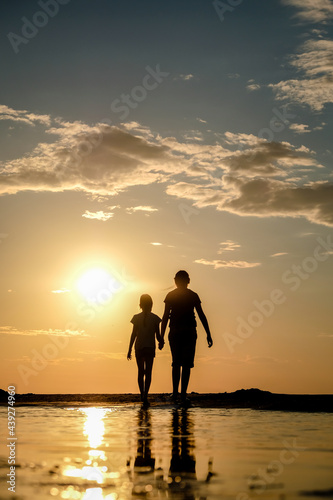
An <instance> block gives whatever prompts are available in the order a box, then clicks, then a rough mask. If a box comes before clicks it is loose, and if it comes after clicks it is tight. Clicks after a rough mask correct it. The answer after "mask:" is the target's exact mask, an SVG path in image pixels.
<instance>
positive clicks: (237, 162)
mask: <svg viewBox="0 0 333 500" xmlns="http://www.w3.org/2000/svg"><path fill="white" fill-rule="evenodd" d="M135 127H136V129H135V131H128V130H126V129H123V128H122V127H121V126H118V127H114V126H109V125H105V124H97V125H95V126H89V125H87V124H84V123H82V122H79V121H77V122H65V121H63V120H61V119H56V120H54V124H53V127H52V128H47V129H46V131H45V132H46V133H47V134H48V138H49V136H50V134H52V135H53V136H55V140H54V141H53V142H41V143H39V144H38V146H37V147H36V148H35V149H34V150H33V151H32V152H31V153H30V154H27V155H24V156H23V157H21V158H17V159H15V160H10V161H7V162H2V163H1V164H0V166H1V169H2V174H1V176H0V194H2V195H4V194H15V193H18V192H21V191H27V190H31V191H34V192H38V191H49V192H64V191H66V190H71V191H82V192H84V193H86V194H87V195H88V196H89V197H95V198H96V199H98V200H106V199H108V198H109V196H111V195H116V194H118V193H120V192H122V191H125V190H128V189H130V188H131V187H134V186H140V185H147V186H148V185H152V184H154V183H159V184H161V185H162V186H163V187H164V189H165V191H166V193H167V194H168V195H169V196H175V197H178V198H182V199H187V200H191V202H192V203H193V204H194V206H195V207H197V208H198V207H208V206H212V207H215V208H216V209H217V210H223V211H227V212H231V213H235V214H238V215H240V216H249V215H251V216H256V217H270V216H289V217H301V216H302V217H306V218H307V219H308V220H310V221H311V222H316V223H318V224H324V225H333V205H332V199H333V198H332V189H333V183H332V182H327V181H326V180H325V179H324V180H323V181H321V182H317V183H312V184H309V175H310V174H311V175H313V174H315V173H316V171H317V170H318V168H320V167H321V165H320V164H319V163H318V162H317V160H316V159H315V158H314V155H313V152H311V151H310V150H309V149H308V148H306V147H304V146H301V147H295V146H293V145H292V144H290V143H288V142H268V141H267V140H264V139H261V138H259V137H256V136H254V135H252V134H245V133H232V132H226V133H225V134H223V135H221V134H220V135H219V134H213V140H212V141H211V144H204V143H198V142H195V141H193V140H188V141H187V142H182V141H181V140H177V139H176V138H175V137H161V136H160V135H155V134H153V133H151V134H148V133H147V130H146V129H145V127H143V128H144V129H145V130H144V131H143V135H140V132H139V131H138V130H139V129H140V127H139V126H138V124H135ZM217 137H218V138H219V141H218V140H217V139H216V138H217ZM221 143H222V144H223V145H222V144H221ZM114 206H115V207H116V206H117V205H114ZM156 210H157V209H155V208H153V207H151V206H149V205H138V206H135V207H129V208H128V209H127V213H135V212H140V211H141V212H143V213H145V214H149V213H152V212H153V211H156ZM112 213H113V211H112V209H111V207H107V210H101V211H95V212H92V211H88V210H87V211H86V212H85V214H83V216H84V217H87V218H90V219H97V220H107V219H108V218H110V217H111V214H112Z"/></svg>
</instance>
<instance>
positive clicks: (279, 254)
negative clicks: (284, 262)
mask: <svg viewBox="0 0 333 500" xmlns="http://www.w3.org/2000/svg"><path fill="white" fill-rule="evenodd" d="M282 255H288V252H277V253H273V254H272V255H271V257H281V256H282Z"/></svg>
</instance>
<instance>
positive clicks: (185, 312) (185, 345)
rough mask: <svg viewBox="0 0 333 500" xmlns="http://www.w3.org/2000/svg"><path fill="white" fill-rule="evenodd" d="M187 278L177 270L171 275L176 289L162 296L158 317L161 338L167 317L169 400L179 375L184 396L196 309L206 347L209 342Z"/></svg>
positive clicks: (183, 396) (205, 323)
mask: <svg viewBox="0 0 333 500" xmlns="http://www.w3.org/2000/svg"><path fill="white" fill-rule="evenodd" d="M189 283H190V277H189V275H188V273H187V272H186V271H178V273H177V274H176V276H175V284H176V289H175V290H172V291H171V292H169V293H168V294H167V296H166V297H165V300H164V302H165V310H164V314H163V318H162V326H161V337H162V339H164V334H165V330H166V327H167V324H168V321H169V319H170V332H169V343H170V349H171V354H172V385H173V394H172V396H173V399H174V400H175V401H176V400H177V399H178V387H179V382H180V376H181V399H182V403H183V404H185V405H186V404H188V401H187V399H186V392H187V387H188V383H189V379H190V374H191V368H193V366H194V355H195V346H196V340H197V331H196V325H197V323H196V320H195V313H194V310H196V312H197V314H198V316H199V318H200V320H201V323H202V325H203V327H204V329H205V331H206V334H207V342H208V347H211V346H212V345H213V340H212V337H211V334H210V330H209V326H208V321H207V318H206V316H205V314H204V312H203V310H202V307H201V301H200V298H199V296H198V294H196V293H195V292H193V291H192V290H190V289H189V288H188V285H189Z"/></svg>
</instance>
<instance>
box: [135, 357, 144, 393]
mask: <svg viewBox="0 0 333 500" xmlns="http://www.w3.org/2000/svg"><path fill="white" fill-rule="evenodd" d="M136 363H137V365H138V384H139V389H140V394H141V400H143V397H144V381H143V376H144V373H145V369H144V359H143V358H142V357H141V356H140V357H137V358H136Z"/></svg>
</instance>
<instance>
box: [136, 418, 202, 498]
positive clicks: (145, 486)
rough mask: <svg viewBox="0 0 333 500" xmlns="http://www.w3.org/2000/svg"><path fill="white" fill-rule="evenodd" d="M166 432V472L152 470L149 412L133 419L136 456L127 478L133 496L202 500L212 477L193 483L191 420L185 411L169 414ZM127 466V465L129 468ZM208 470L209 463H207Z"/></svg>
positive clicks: (194, 472) (153, 459)
mask: <svg viewBox="0 0 333 500" xmlns="http://www.w3.org/2000/svg"><path fill="white" fill-rule="evenodd" d="M168 416H169V418H170V422H169V425H168V431H169V436H170V449H171V459H170V465H169V467H168V468H165V469H163V467H158V468H157V469H155V461H156V459H155V457H154V456H153V453H152V446H153V437H152V423H151V413H150V411H149V410H142V409H140V410H139V411H138V415H137V423H138V425H137V453H136V457H135V460H134V466H133V468H131V467H130V469H129V476H130V478H131V481H132V483H133V488H132V493H133V494H134V495H147V494H152V495H153V497H154V498H155V497H158V498H174V499H182V498H184V499H188V500H191V499H193V500H194V499H195V498H197V497H196V494H198V495H199V494H200V495H199V496H198V498H200V499H202V500H204V499H205V498H206V496H204V495H203V490H204V489H205V487H206V484H207V483H208V481H209V479H210V477H211V476H212V473H211V472H210V473H208V474H207V476H206V480H205V481H197V477H196V470H195V466H196V459H195V455H194V450H195V441H194V434H193V427H194V424H193V419H192V417H191V415H190V413H189V412H188V410H186V409H182V410H180V409H175V410H173V411H172V412H170V413H169V415H168ZM129 466H130V464H129ZM208 467H209V468H211V461H209V462H208Z"/></svg>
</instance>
